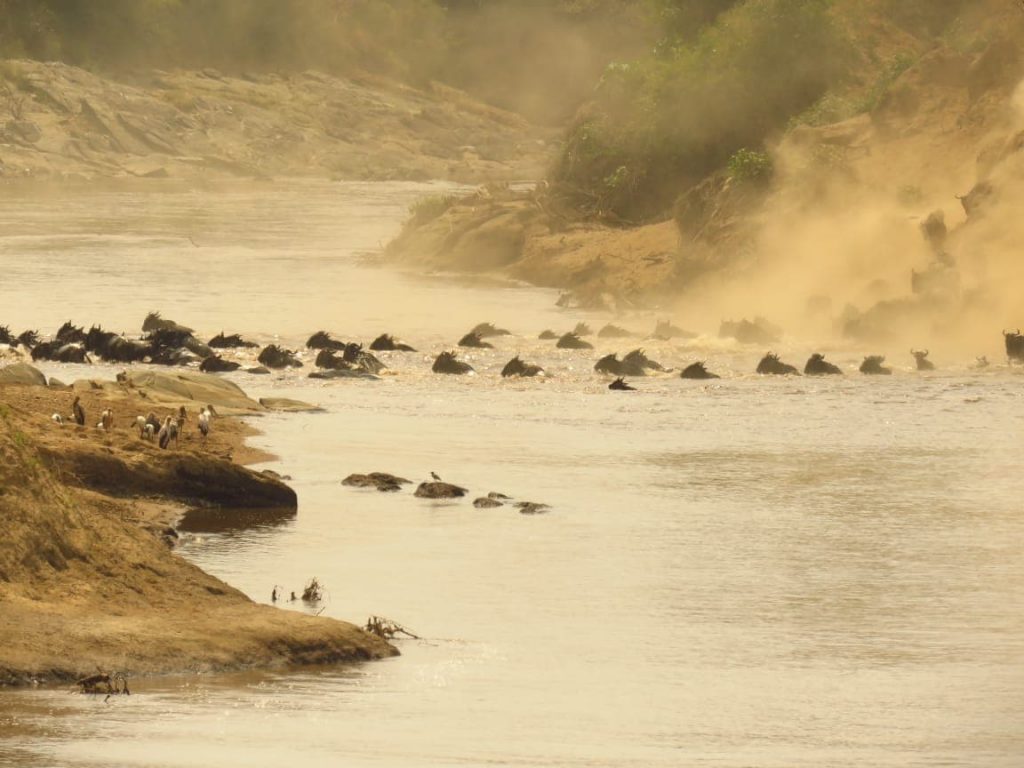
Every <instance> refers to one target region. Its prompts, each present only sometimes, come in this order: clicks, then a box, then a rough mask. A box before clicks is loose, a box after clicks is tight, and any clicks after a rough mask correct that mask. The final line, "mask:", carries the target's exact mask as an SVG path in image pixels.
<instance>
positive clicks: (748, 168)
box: [727, 149, 775, 183]
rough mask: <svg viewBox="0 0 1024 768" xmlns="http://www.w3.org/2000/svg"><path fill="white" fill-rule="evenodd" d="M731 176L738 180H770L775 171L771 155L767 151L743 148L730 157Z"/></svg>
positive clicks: (760, 181) (761, 181) (759, 181)
mask: <svg viewBox="0 0 1024 768" xmlns="http://www.w3.org/2000/svg"><path fill="white" fill-rule="evenodd" d="M727 167H728V170H729V176H730V177H732V178H733V179H735V180H736V181H750V182H758V183H764V182H767V181H770V180H771V178H772V175H773V174H774V172H775V166H774V164H773V163H772V159H771V157H769V156H768V153H766V152H758V151H757V150H753V149H741V150H739V151H737V152H736V153H735V154H734V155H733V156H732V157H730V158H729V164H728V166H727Z"/></svg>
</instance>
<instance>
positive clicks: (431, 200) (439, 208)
mask: <svg viewBox="0 0 1024 768" xmlns="http://www.w3.org/2000/svg"><path fill="white" fill-rule="evenodd" d="M456 200H458V197H456V196H455V195H431V196H430V197H424V198H421V199H420V200H417V201H416V202H415V203H413V204H412V205H410V206H409V215H410V217H411V219H412V222H413V223H414V224H429V223H430V222H431V221H433V220H434V219H437V218H439V217H440V216H443V215H444V214H445V213H446V212H447V211H448V209H449V208H451V207H452V205H454V204H455V201H456Z"/></svg>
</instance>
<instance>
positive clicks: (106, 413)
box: [100, 408, 114, 432]
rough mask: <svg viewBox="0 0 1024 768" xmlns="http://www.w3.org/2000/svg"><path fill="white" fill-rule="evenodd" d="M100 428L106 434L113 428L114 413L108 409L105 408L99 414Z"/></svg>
mask: <svg viewBox="0 0 1024 768" xmlns="http://www.w3.org/2000/svg"><path fill="white" fill-rule="evenodd" d="M100 426H101V427H102V428H103V429H104V430H106V431H108V432H109V431H110V430H111V429H113V428H114V412H113V411H112V410H110V409H109V408H105V409H104V410H103V413H101V414H100Z"/></svg>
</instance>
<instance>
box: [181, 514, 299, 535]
mask: <svg viewBox="0 0 1024 768" xmlns="http://www.w3.org/2000/svg"><path fill="white" fill-rule="evenodd" d="M295 517H296V512H295V510H294V509H290V508H287V507H261V508H258V509H238V508H232V509H221V508H219V507H197V508H195V509H190V510H188V511H187V512H186V513H185V514H184V515H183V516H182V518H181V520H180V521H179V522H178V525H177V526H176V527H177V529H178V530H179V531H182V532H183V533H220V534H230V533H239V534H241V533H250V532H252V531H254V530H260V529H266V528H276V527H280V526H282V525H288V523H290V522H292V521H293V520H294V519H295Z"/></svg>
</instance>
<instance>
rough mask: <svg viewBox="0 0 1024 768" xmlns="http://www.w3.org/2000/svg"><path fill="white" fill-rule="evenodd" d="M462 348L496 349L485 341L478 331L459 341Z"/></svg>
mask: <svg viewBox="0 0 1024 768" xmlns="http://www.w3.org/2000/svg"><path fill="white" fill-rule="evenodd" d="M459 346H460V347H472V348H474V349H494V345H493V344H490V343H489V342H486V341H484V340H483V338H482V337H481V336H480V334H478V333H477V332H476V331H470V332H469V333H467V334H466V335H465V336H463V337H462V338H461V339H459Z"/></svg>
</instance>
